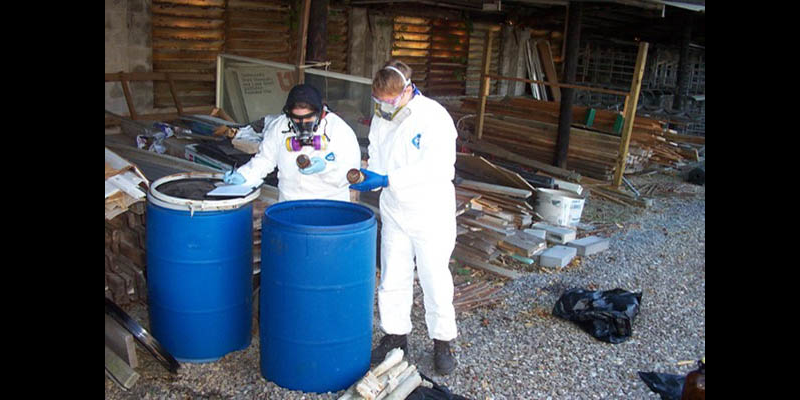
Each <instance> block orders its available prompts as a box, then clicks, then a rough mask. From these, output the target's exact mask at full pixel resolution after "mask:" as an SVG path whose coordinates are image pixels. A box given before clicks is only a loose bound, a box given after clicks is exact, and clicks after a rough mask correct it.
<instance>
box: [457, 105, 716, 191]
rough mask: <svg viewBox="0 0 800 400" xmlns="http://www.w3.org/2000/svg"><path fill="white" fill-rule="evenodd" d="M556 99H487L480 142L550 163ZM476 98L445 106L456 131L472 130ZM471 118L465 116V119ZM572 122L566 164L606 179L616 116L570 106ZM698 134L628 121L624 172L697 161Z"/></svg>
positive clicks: (611, 167)
mask: <svg viewBox="0 0 800 400" xmlns="http://www.w3.org/2000/svg"><path fill="white" fill-rule="evenodd" d="M559 107H560V105H559V103H555V102H546V101H539V100H534V99H528V98H521V97H517V98H505V99H502V100H488V101H487V103H486V114H485V117H484V129H483V133H482V140H485V141H487V142H490V143H493V144H495V145H499V146H502V147H503V148H505V149H508V150H510V151H512V152H514V153H517V154H521V155H524V156H526V157H529V158H532V159H535V160H539V161H541V162H544V163H548V164H552V163H553V161H554V158H555V150H556V141H557V135H558V117H559ZM477 109H478V99H477V98H466V99H464V100H463V102H462V104H461V107H460V108H459V109H454V108H452V107H451V108H450V109H449V111H450V113H451V115H452V116H453V118H454V119H455V120H458V121H460V123H459V129H465V130H468V131H470V132H474V131H475V126H476V125H477V118H475V117H476V114H477ZM468 117H471V118H468ZM572 120H573V124H572V125H573V126H572V128H571V130H570V143H569V150H568V153H567V167H568V168H569V169H571V170H574V171H576V172H578V173H580V174H582V175H586V176H589V177H592V178H595V179H599V180H603V181H610V180H611V179H612V178H613V174H614V171H615V169H616V162H617V158H618V155H619V147H620V131H621V126H622V124H621V116H620V113H618V112H614V111H610V110H594V109H591V108H588V107H580V106H574V107H573V116H572ZM704 144H705V139H704V138H702V137H695V136H687V135H677V134H674V133H672V132H670V131H669V130H665V129H664V128H663V123H662V122H661V121H658V120H655V119H652V118H646V117H641V116H637V117H636V118H635V120H634V125H633V130H632V133H631V140H630V144H629V150H628V156H627V158H626V160H625V162H626V166H625V171H626V173H635V172H639V171H642V170H644V169H645V168H646V167H647V166H649V165H650V164H653V163H655V164H659V165H667V166H673V167H679V166H681V165H683V164H684V163H685V162H686V161H696V160H697V159H698V154H697V150H698V149H699V148H702V146H703V145H704Z"/></svg>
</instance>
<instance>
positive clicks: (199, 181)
mask: <svg viewBox="0 0 800 400" xmlns="http://www.w3.org/2000/svg"><path fill="white" fill-rule="evenodd" d="M219 182H222V179H213V178H191V179H182V180H177V181H171V182H166V183H163V184H161V185H159V186H158V187H157V188H156V189H158V191H159V192H161V193H163V194H165V195H167V196H172V197H177V198H180V199H187V200H206V199H208V197H206V193H208V192H210V191H212V190H214V189H216V187H217V185H215V183H219Z"/></svg>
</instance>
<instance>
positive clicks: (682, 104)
mask: <svg viewBox="0 0 800 400" xmlns="http://www.w3.org/2000/svg"><path fill="white" fill-rule="evenodd" d="M691 40H692V14H686V17H685V18H684V20H683V31H682V32H681V50H680V59H679V60H678V77H677V80H676V82H675V97H674V98H673V102H672V109H673V110H679V111H683V110H684V109H685V108H686V103H687V102H686V97H687V96H689V83H690V82H689V80H690V74H691V72H690V68H691V67H689V44H690V42H691Z"/></svg>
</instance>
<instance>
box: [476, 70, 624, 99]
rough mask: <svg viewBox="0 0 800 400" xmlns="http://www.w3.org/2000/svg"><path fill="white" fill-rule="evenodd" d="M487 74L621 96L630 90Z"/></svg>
mask: <svg viewBox="0 0 800 400" xmlns="http://www.w3.org/2000/svg"><path fill="white" fill-rule="evenodd" d="M486 76H488V77H490V78H493V79H498V80H507V81H519V82H527V83H540V84H543V85H548V86H555V87H562V88H572V89H578V90H586V91H589V92H597V93H607V94H616V95H619V96H627V95H628V92H622V91H619V90H612V89H603V88H595V87H591V86H581V85H571V84H568V83H554V82H547V81H535V80H531V79H525V78H513V77H510V76H502V75H497V74H486ZM473 80H474V79H473Z"/></svg>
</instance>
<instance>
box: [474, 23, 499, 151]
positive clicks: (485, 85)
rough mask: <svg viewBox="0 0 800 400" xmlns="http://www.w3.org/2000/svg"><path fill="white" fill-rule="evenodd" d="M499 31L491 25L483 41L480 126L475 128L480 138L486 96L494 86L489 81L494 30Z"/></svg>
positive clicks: (479, 107)
mask: <svg viewBox="0 0 800 400" xmlns="http://www.w3.org/2000/svg"><path fill="white" fill-rule="evenodd" d="M494 31H499V28H497V27H490V28H489V30H487V31H486V40H484V41H483V43H484V47H483V64H482V65H481V88H480V92H479V93H478V96H479V97H480V104H479V105H478V126H477V128H476V130H475V136H476V137H477V138H478V139H480V138H481V136H483V119H484V116H485V114H486V97H487V96H489V88H491V87H492V85H491V82H490V81H489V77H488V76H487V75H488V74H489V68H490V67H491V55H492V32H494Z"/></svg>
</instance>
